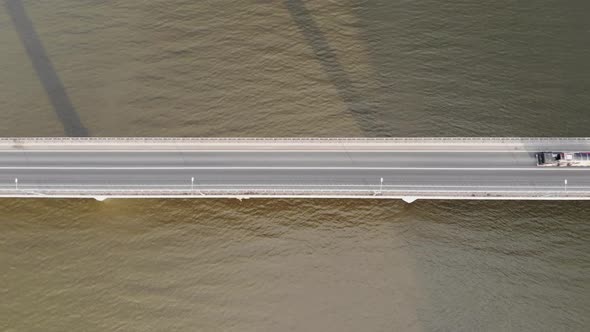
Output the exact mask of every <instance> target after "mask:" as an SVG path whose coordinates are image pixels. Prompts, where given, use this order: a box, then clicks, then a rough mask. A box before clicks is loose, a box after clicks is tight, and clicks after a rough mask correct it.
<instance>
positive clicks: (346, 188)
mask: <svg viewBox="0 0 590 332" xmlns="http://www.w3.org/2000/svg"><path fill="white" fill-rule="evenodd" d="M278 186H280V185H274V186H273V185H223V187H221V186H217V187H216V186H213V185H208V186H199V187H196V186H195V187H191V186H190V185H143V186H142V185H17V184H14V185H11V186H8V185H2V186H0V196H8V197H14V196H53V195H70V196H76V195H78V196H83V197H93V196H118V195H127V196H168V195H170V196H196V197H199V196H236V197H239V196H254V197H255V196H273V195H276V196H288V195H293V196H299V197H301V196H303V197H305V196H310V197H311V196H313V197H317V196H359V197H375V196H396V197H399V196H420V197H429V196H450V197H454V196H475V197H482V196H500V197H502V196H523V197H587V198H590V187H588V186H572V187H569V188H564V187H563V186H519V187H514V186H512V187H509V186H460V185H457V186H452V185H449V186H441V187H440V188H438V189H426V188H433V187H432V186H404V185H399V186H384V187H381V186H379V185H332V186H330V185H323V186H315V185H290V186H289V187H287V186H284V187H283V188H278ZM228 187H229V188H228ZM319 187H322V188H319Z"/></svg>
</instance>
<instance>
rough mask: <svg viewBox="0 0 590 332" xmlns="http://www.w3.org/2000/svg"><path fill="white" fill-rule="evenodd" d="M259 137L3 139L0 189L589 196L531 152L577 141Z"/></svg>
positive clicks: (570, 171)
mask: <svg viewBox="0 0 590 332" xmlns="http://www.w3.org/2000/svg"><path fill="white" fill-rule="evenodd" d="M266 144H267V143H265V142H263V143H256V144H250V145H241V144H235V145H232V144H231V143H230V144H228V145H222V146H215V145H211V144H209V145H207V144H205V145H190V144H189V145H182V146H176V145H174V146H172V147H171V146H169V145H160V146H158V145H157V144H156V145H153V144H151V145H142V144H139V145H137V144H135V143H133V144H127V145H123V146H119V145H116V144H115V145H114V144H111V143H109V144H98V145H75V144H74V145H72V144H69V143H67V142H65V143H64V142H62V143H59V144H57V145H43V144H31V145H27V144H25V145H24V146H21V145H14V144H13V145H4V147H1V146H0V196H6V197H42V196H48V197H54V196H55V197H95V198H98V199H100V198H106V197H186V196H194V197H257V196H261V197H300V196H304V197H324V196H325V197H371V198H373V197H375V198H403V199H405V200H406V201H413V200H414V199H416V198H420V199H422V198H488V199H489V198H504V199H511V198H512V199H590V168H588V167H566V168H553V167H538V166H536V159H535V153H536V152H539V151H546V149H543V148H553V150H554V151H558V150H555V148H557V149H559V148H562V149H561V150H559V151H571V148H577V149H578V150H579V149H583V148H587V149H586V150H590V148H589V147H588V146H586V144H587V142H586V141H582V142H581V143H580V142H579V141H576V142H565V143H564V142H549V143H547V142H545V143H543V144H546V145H545V146H539V145H538V144H537V145H534V144H529V145H523V144H516V145H505V144H492V145H490V144H487V145H486V144H483V145H478V144H475V145H472V144H467V145H466V144H454V143H453V142H451V143H449V144H444V143H443V144H437V145H424V144H422V145H420V144H418V145H415V146H412V144H410V145H403V144H385V145H374V144H373V145H369V144H367V145H363V144H360V145H356V146H355V145H354V144H353V145H347V144H344V145H342V144H332V143H325V142H322V143H321V144H316V143H305V144H303V143H302V144H295V146H293V145H288V144H287V145H278V146H273V147H271V148H268V146H267V145H266ZM547 144H548V145H547ZM0 145H1V144H0ZM551 145H555V146H551ZM578 150H576V151H578ZM381 179H383V181H382V182H381ZM566 180H567V184H566V183H565V182H566Z"/></svg>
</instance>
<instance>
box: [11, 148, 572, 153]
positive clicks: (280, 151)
mask: <svg viewBox="0 0 590 332" xmlns="http://www.w3.org/2000/svg"><path fill="white" fill-rule="evenodd" d="M549 150H552V151H556V150H560V151H561V150H565V151H570V150H568V149H549ZM541 151H547V149H539V150H453V149H449V150H439V149H437V150H420V149H413V150H412V149H408V150H406V149H391V150H390V149H359V148H356V149H325V150H324V149H314V150H311V149H291V150H273V149H264V150H262V149H261V150H258V149H243V150H242V149H227V150H225V149H217V150H208V149H199V150H197V149H195V150H191V149H183V150H179V149H172V148H171V149H157V150H152V149H143V150H125V149H117V150H106V149H96V150H76V149H63V150H61V149H52V150H49V149H48V150H27V149H14V150H1V149H0V154H1V153H19V152H28V153H39V152H69V153H76V152H84V153H113V152H114V153H117V152H120V153H127V152H132V153H151V152H169V153H174V152H191V153H193V152H194V153H208V152H215V153H219V152H228V153H236V152H247V153H251V152H268V153H275V152H278V153H284V152H289V153H290V152H318V153H321V152H340V153H345V152H367V153H371V152H407V153H421V152H428V153H438V152H440V153H449V152H460V153H470V152H478V153H496V152H497V153H536V152H541Z"/></svg>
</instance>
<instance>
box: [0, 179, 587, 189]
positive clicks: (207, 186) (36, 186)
mask: <svg viewBox="0 0 590 332" xmlns="http://www.w3.org/2000/svg"><path fill="white" fill-rule="evenodd" d="M33 182H36V181H33ZM19 187H20V188H28V189H51V188H58V189H59V188H68V187H72V188H91V187H92V188H93V189H96V188H112V189H117V188H121V189H133V188H156V189H157V188H159V189H167V188H168V189H170V188H179V189H183V190H186V188H190V185H186V184H116V185H109V184H101V183H88V184H43V183H41V184H23V185H19ZM269 187H277V188H285V189H289V188H303V189H305V188H320V190H321V188H360V189H361V190H363V189H364V190H375V188H379V187H380V186H379V185H378V184H377V185H371V184H366V185H364V184H201V185H199V186H198V187H197V186H195V189H194V190H197V189H199V190H200V189H204V190H216V189H222V190H223V189H224V188H225V189H228V188H229V189H230V190H232V189H231V188H240V189H234V190H243V189H244V188H245V189H253V190H261V189H264V188H269ZM5 188H6V189H5ZM398 188H477V189H486V188H508V189H515V190H521V189H559V190H562V189H563V186H562V185H546V184H545V185H532V186H531V185H523V186H519V185H512V186H509V185H505V186H497V185H485V184H482V185H388V186H386V185H384V186H383V189H384V190H387V189H392V190H396V189H398ZM568 188H572V189H574V188H575V189H590V186H570V187H568ZM0 190H12V191H14V190H15V188H14V186H13V185H0ZM105 190H108V189H105ZM312 190H313V189H312ZM316 190H317V189H316ZM352 190H355V189H352Z"/></svg>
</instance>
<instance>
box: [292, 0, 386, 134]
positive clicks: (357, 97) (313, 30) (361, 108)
mask: <svg viewBox="0 0 590 332" xmlns="http://www.w3.org/2000/svg"><path fill="white" fill-rule="evenodd" d="M285 6H286V7H287V9H288V11H289V14H290V15H291V18H292V19H293V21H294V22H295V24H296V25H297V28H298V29H299V30H300V31H301V33H302V34H303V36H304V38H305V39H306V41H307V43H308V44H309V46H310V47H311V48H312V50H313V53H314V55H315V57H316V59H317V60H318V62H319V63H320V65H321V66H322V68H323V70H324V71H325V73H326V75H327V76H328V78H329V80H330V82H331V83H332V84H333V85H334V87H335V88H336V91H337V93H338V96H339V97H340V99H341V100H342V101H343V102H344V103H345V104H346V108H347V111H348V112H349V113H350V114H351V115H352V116H353V117H354V119H355V121H356V122H357V124H358V125H359V127H360V129H361V130H362V131H363V133H365V134H366V135H370V134H374V133H376V128H378V127H379V125H380V124H379V123H378V122H377V121H376V119H375V114H373V112H372V111H371V110H370V109H369V105H367V103H366V102H365V100H364V98H363V97H362V94H361V93H360V92H359V91H358V90H359V89H358V88H357V87H355V85H354V82H353V81H352V80H351V79H350V76H349V75H348V74H347V73H346V70H345V69H344V67H343V66H342V64H340V63H339V62H338V57H337V56H336V51H335V50H334V49H333V48H332V47H331V46H330V43H329V42H328V39H327V38H326V35H325V34H324V33H323V32H322V30H321V29H320V27H319V26H318V24H317V22H316V21H315V20H314V18H313V15H312V14H311V12H310V11H309V10H308V9H307V7H306V6H305V3H304V1H302V0H285ZM381 134H383V133H381ZM381 136H389V135H381Z"/></svg>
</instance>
